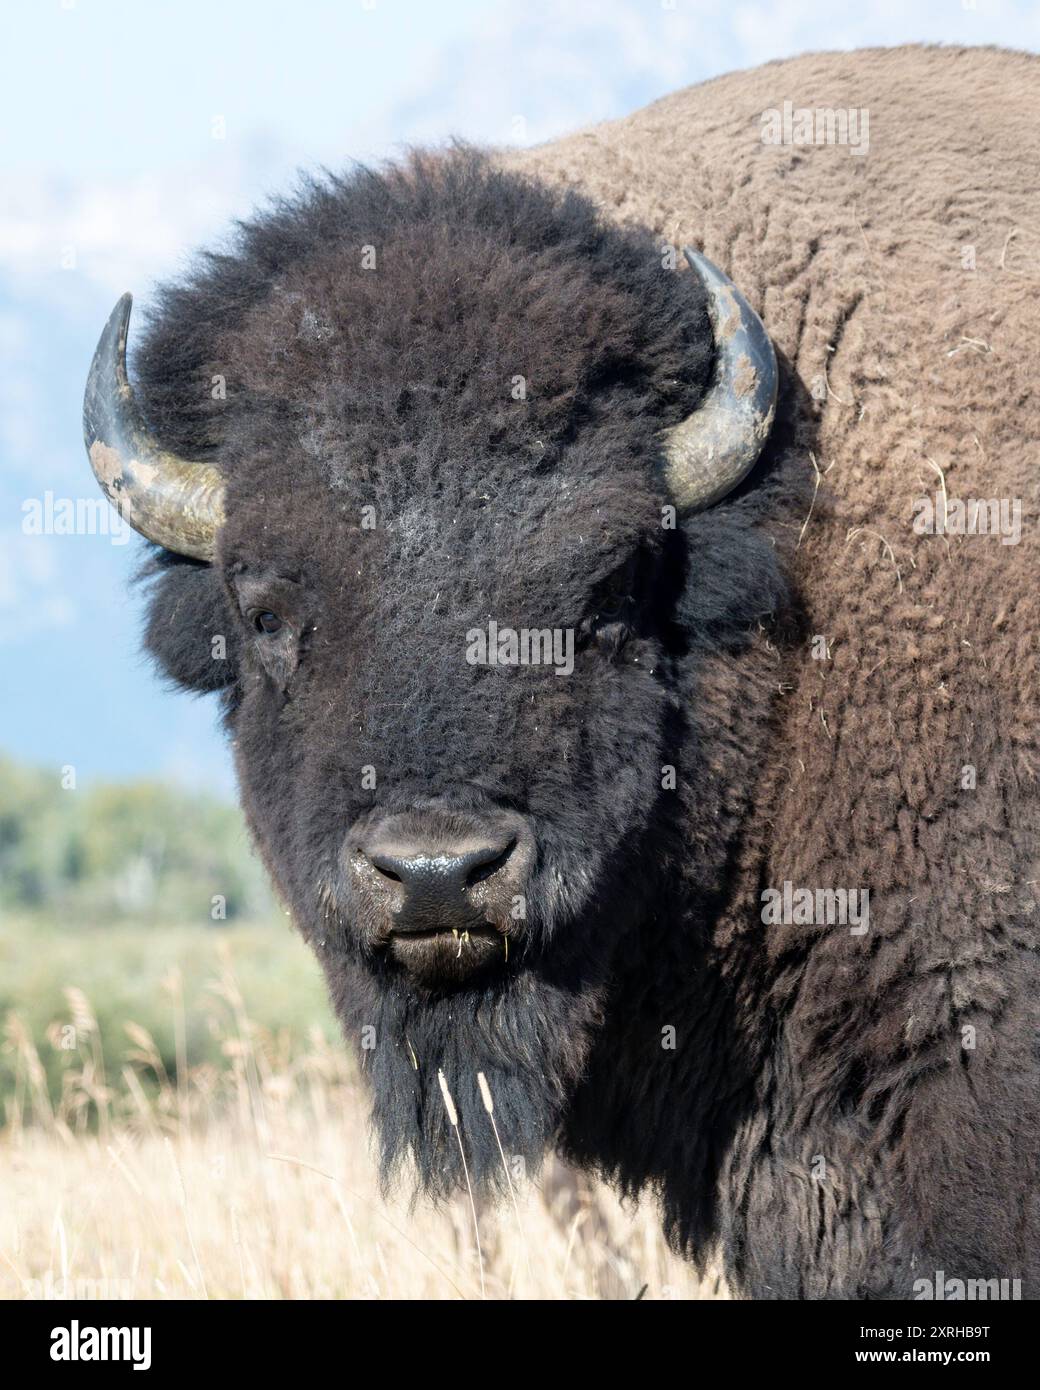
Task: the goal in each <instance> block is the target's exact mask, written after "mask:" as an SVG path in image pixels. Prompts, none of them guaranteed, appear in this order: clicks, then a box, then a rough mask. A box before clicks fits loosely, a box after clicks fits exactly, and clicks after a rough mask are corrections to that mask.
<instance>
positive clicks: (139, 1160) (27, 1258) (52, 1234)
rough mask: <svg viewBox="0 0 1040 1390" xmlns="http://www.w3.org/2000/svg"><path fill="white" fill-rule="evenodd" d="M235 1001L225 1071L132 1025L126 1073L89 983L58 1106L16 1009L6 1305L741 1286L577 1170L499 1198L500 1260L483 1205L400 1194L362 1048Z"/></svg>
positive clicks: (494, 1216)
mask: <svg viewBox="0 0 1040 1390" xmlns="http://www.w3.org/2000/svg"><path fill="white" fill-rule="evenodd" d="M216 993H217V995H218V996H219V997H220V998H221V999H222V1001H223V1004H224V1005H225V1010H224V1017H225V1019H226V1020H227V1022H226V1025H225V1031H224V1035H223V1037H222V1051H223V1054H224V1056H225V1058H226V1063H227V1065H226V1067H225V1068H223V1069H218V1068H215V1067H213V1066H212V1065H205V1066H200V1067H196V1068H189V1067H188V1066H187V1064H186V1063H184V1064H183V1065H178V1067H177V1068H176V1074H175V1075H172V1076H171V1075H168V1074H167V1073H166V1070H165V1069H164V1068H163V1066H162V1063H161V1061H160V1059H159V1057H158V1053H157V1051H156V1049H155V1047H154V1046H153V1045H152V1043H151V1040H150V1038H149V1035H148V1034H147V1033H146V1032H145V1031H144V1030H143V1029H141V1028H139V1027H137V1026H135V1025H134V1024H132V1023H130V1024H127V1025H126V1030H127V1035H128V1039H129V1048H128V1051H127V1054H126V1055H127V1060H126V1064H125V1066H123V1068H122V1072H121V1075H120V1076H119V1077H118V1078H113V1077H110V1076H107V1075H106V1074H105V1070H104V1062H103V1056H104V1054H103V1053H102V1050H101V1048H100V1047H99V1045H98V1038H97V1027H96V1023H95V1021H94V1018H93V1014H92V1012H91V1008H90V1004H89V1001H88V1000H87V999H86V997H85V996H84V995H83V994H82V993H81V992H79V991H69V992H68V1003H69V1010H70V1020H69V1021H70V1022H71V1024H72V1026H73V1027H74V1028H75V1034H74V1037H75V1045H76V1061H75V1065H74V1066H70V1067H69V1068H68V1069H67V1070H66V1072H65V1073H64V1092H63V1095H62V1097H61V1099H60V1101H59V1102H58V1103H54V1101H53V1100H52V1099H51V1098H50V1097H49V1096H48V1094H47V1092H46V1087H45V1085H44V1082H43V1068H42V1066H41V1063H40V1058H39V1053H38V1050H37V1047H38V1042H37V1040H35V1039H33V1038H32V1037H30V1036H29V1034H28V1032H27V1030H26V1029H25V1028H24V1027H23V1026H21V1025H20V1023H19V1021H18V1019H17V1018H16V1017H14V1016H12V1017H10V1018H9V1019H8V1020H7V1025H6V1042H5V1047H6V1048H7V1050H8V1051H9V1052H11V1053H13V1054H14V1056H15V1058H16V1060H17V1076H18V1087H17V1092H16V1098H15V1101H14V1102H13V1103H9V1104H8V1107H7V1124H6V1126H5V1128H4V1129H3V1130H2V1131H0V1192H3V1194H4V1201H3V1203H2V1205H0V1296H2V1297H4V1298H25V1297H55V1296H57V1297H61V1296H66V1297H69V1296H73V1297H87V1298H89V1297H125V1298H129V1297H133V1298H390V1299H479V1298H480V1297H481V1296H482V1295H481V1290H482V1288H483V1289H484V1290H485V1291H486V1296H487V1297H488V1298H509V1297H517V1298H542V1299H570V1298H579V1299H585V1298H594V1299H600V1298H608V1299H612V1298H636V1297H639V1296H643V1297H646V1298H711V1297H717V1296H719V1294H718V1292H717V1290H716V1289H715V1286H714V1283H713V1282H712V1283H709V1284H708V1285H707V1286H701V1285H699V1284H698V1281H697V1279H696V1277H695V1276H694V1274H693V1273H692V1271H691V1270H690V1269H689V1267H688V1266H686V1265H684V1264H683V1263H682V1262H681V1261H679V1260H677V1259H676V1258H675V1257H674V1256H672V1255H671V1254H670V1253H669V1252H668V1251H667V1249H666V1247H665V1245H664V1241H663V1239H662V1237H661V1234H660V1226H659V1220H658V1217H657V1214H656V1212H655V1210H654V1209H653V1206H652V1205H650V1204H647V1205H644V1206H641V1207H640V1208H639V1209H637V1210H630V1209H624V1208H622V1206H621V1205H620V1204H619V1203H618V1202H617V1201H616V1199H615V1198H614V1197H613V1196H612V1195H611V1194H610V1193H609V1192H608V1191H607V1190H606V1189H605V1188H603V1187H602V1186H599V1185H597V1184H594V1183H591V1182H589V1181H588V1180H586V1179H585V1178H583V1177H582V1176H581V1175H578V1174H575V1173H573V1172H571V1171H570V1170H568V1169H566V1168H564V1167H563V1166H562V1165H560V1164H552V1165H550V1166H549V1168H548V1169H547V1170H546V1171H545V1173H543V1175H542V1178H541V1180H540V1182H539V1184H538V1185H537V1186H535V1185H534V1184H525V1185H524V1186H523V1187H522V1188H521V1190H520V1191H519V1192H518V1193H517V1202H516V1205H515V1207H514V1206H513V1205H512V1204H510V1203H508V1202H507V1203H505V1204H504V1205H503V1206H501V1207H498V1208H494V1209H491V1208H486V1207H478V1210H477V1218H478V1226H479V1236H480V1255H479V1257H478V1253H477V1242H476V1239H475V1231H474V1223H473V1213H472V1211H471V1209H470V1206H469V1204H468V1202H467V1200H466V1199H465V1198H464V1197H463V1198H462V1199H461V1200H459V1201H457V1202H455V1203H453V1204H451V1205H450V1206H447V1207H445V1208H443V1209H441V1210H434V1209H432V1208H431V1207H430V1206H428V1205H427V1204H418V1205H416V1206H415V1207H414V1209H411V1208H410V1206H409V1203H408V1201H407V1200H406V1199H405V1198H404V1197H402V1198H400V1199H398V1200H393V1201H389V1202H387V1201H384V1200H383V1198H382V1197H381V1196H380V1194H379V1191H378V1187H377V1183H376V1177H375V1164H374V1162H373V1158H372V1154H371V1151H370V1145H369V1140H368V1124H367V1115H366V1110H367V1106H366V1103H365V1100H364V1097H363V1095H362V1094H361V1093H360V1089H359V1086H358V1084H357V1081H356V1079H355V1077H354V1076H353V1073H352V1070H351V1068H350V1067H349V1065H348V1063H347V1061H346V1059H345V1058H344V1057H343V1055H342V1054H341V1053H340V1051H339V1050H338V1049H336V1048H332V1047H330V1046H329V1045H328V1043H327V1042H325V1040H324V1038H323V1037H322V1036H321V1034H320V1033H319V1032H318V1031H317V1030H316V1031H315V1033H314V1035H313V1036H312V1037H311V1039H310V1040H309V1041H308V1043H307V1045H306V1047H302V1048H299V1049H297V1050H296V1052H295V1053H292V1052H290V1051H289V1050H288V1049H287V1048H286V1046H285V1044H284V1040H280V1041H279V1040H275V1039H272V1038H271V1037H270V1036H269V1035H265V1034H264V1033H263V1032H262V1030H259V1029H258V1028H257V1027H256V1026H255V1025H254V1024H252V1023H251V1022H250V1020H249V1018H248V1016H247V1014H246V1011H245V1006H244V1004H243V1001H242V1000H241V998H240V996H239V995H238V992H237V988H236V985H235V982H234V979H233V978H232V977H231V975H230V973H229V972H226V973H225V974H224V976H223V977H222V978H221V979H220V981H218V982H217V984H216ZM68 1026H69V1025H68V1023H65V1022H63V1021H58V1022H56V1023H55V1025H54V1028H53V1029H52V1037H51V1042H52V1043H55V1042H57V1043H58V1044H59V1045H60V1040H61V1038H62V1037H63V1036H65V1035H63V1034H62V1033H61V1029H62V1027H68ZM40 1043H41V1044H42V1045H46V1044H45V1043H43V1041H42V1040H40Z"/></svg>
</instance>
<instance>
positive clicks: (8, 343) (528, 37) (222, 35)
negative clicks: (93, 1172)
mask: <svg viewBox="0 0 1040 1390" xmlns="http://www.w3.org/2000/svg"><path fill="white" fill-rule="evenodd" d="M912 40H913V41H929V42H948V43H968V44H980V43H999V44H1004V45H1007V46H1009V47H1016V48H1027V49H1032V50H1037V49H1040V7H1037V6H1036V5H1035V4H1033V3H1028V2H1027V0H975V3H974V6H972V4H971V0H919V3H915V4H909V5H908V4H906V3H905V2H904V0H900V2H899V3H895V0H875V2H874V3H869V0H868V2H867V3H864V4H861V5H856V6H831V5H827V4H824V3H821V0H812V2H811V3H810V0H772V3H769V4H758V3H743V4H742V3H729V0H507V3H503V4H495V3H493V0H479V3H478V0H450V3H439V4H438V3H433V0H337V2H336V3H323V0H297V3H295V4H290V5H276V4H274V3H264V0H248V3H247V2H246V0H226V3H214V0H207V3H197V2H196V0H179V3H164V2H163V0H149V3H142V0H125V2H124V0H36V3H34V4H31V5H29V4H23V5H17V4H15V3H13V0H2V4H0V52H2V53H3V54H4V55H5V63H4V71H3V84H2V86H3V89H2V91H0V116H2V119H0V169H2V170H3V173H2V175H0V178H2V195H3V196H2V197H0V715H2V717H0V750H2V751H6V752H11V753H15V754H17V755H18V756H20V757H23V758H27V759H31V760H33V761H37V762H42V763H47V764H52V765H55V764H66V763H72V764H74V765H75V766H76V768H77V770H78V772H79V774H80V777H81V778H87V779H94V778H98V777H121V776H126V775H132V774H138V773H148V774H158V775H162V776H167V777H170V778H173V779H176V780H178V781H181V782H186V783H188V784H191V785H203V786H208V787H211V788H213V789H215V790H219V791H228V790H230V787H231V783H232V779H231V772H230V765H229V759H228V756H227V752H226V750H225V748H224V745H223V740H222V739H221V737H220V734H219V731H218V730H217V728H216V720H215V713H214V709H213V707H212V705H211V704H210V703H209V702H207V701H194V700H191V699H188V698H186V697H184V696H181V695H174V694H172V693H170V692H168V691H165V690H163V688H162V687H161V686H160V684H159V683H158V681H157V680H156V679H155V678H154V676H153V675H152V674H151V672H150V671H149V670H148V669H147V667H146V665H145V663H144V662H143V660H142V658H141V657H140V655H139V653H138V649H137V633H138V627H139V617H140V604H139V602H138V601H137V600H136V599H135V597H134V596H133V595H132V593H130V592H129V590H128V581H129V578H130V575H131V574H132V572H133V570H134V568H135V567H136V563H137V560H138V558H139V547H138V542H137V541H136V539H135V540H132V541H131V542H130V543H129V544H125V545H116V544H113V543H112V538H111V537H109V536H104V535H71V536H64V535H42V536H41V535H29V534H25V531H24V527H23V520H24V517H25V512H24V505H25V503H26V502H27V501H28V500H29V499H42V498H43V496H44V493H45V492H46V491H47V490H50V491H51V492H52V493H53V494H54V496H55V497H57V498H62V497H67V498H73V499H75V498H81V497H88V496H90V497H92V496H93V495H94V494H93V492H92V486H93V485H92V483H91V480H90V476H89V473H88V472H87V469H86V464H85V460H84V456H83V452H82V446H81V443H80V424H79V413H80V402H81V396H82V388H83V379H84V375H85V371H86V367H87V364H88V362H89V360H90V354H91V352H92V350H93V346H94V343H95V341H96V338H97V335H98V333H99V331H100V328H101V325H102V324H103V322H104V320H105V317H106V316H107V314H108V311H109V309H110V308H111V306H112V303H113V302H114V299H115V297H116V296H117V295H118V294H119V293H120V292H121V291H122V290H124V289H133V290H134V292H135V295H137V296H138V297H139V299H141V298H146V297H147V295H148V293H149V291H150V289H151V288H152V287H153V286H154V284H155V283H156V282H157V281H158V280H160V279H162V278H163V277H164V276H167V275H169V274H171V273H175V272H176V271H177V269H178V268H179V267H180V266H182V265H183V264H184V261H185V259H186V258H187V256H188V254H189V253H190V252H191V250H192V249H193V248H195V247H197V246H199V245H200V244H204V243H207V242H212V241H213V239H214V238H217V237H219V236H220V234H221V233H222V231H223V230H224V229H225V228H226V227H227V225H228V223H229V222H230V220H231V219H232V218H234V217H236V216H241V215H244V214H246V213H248V211H249V210H250V208H251V207H253V206H254V205H255V204H256V203H257V202H258V201H259V200H261V199H262V198H264V197H265V196H267V195H268V194H271V193H276V192H278V191H279V190H280V189H284V188H285V187H286V186H287V185H288V184H289V183H290V182H291V180H292V176H293V173H294V171H295V170H296V169H299V168H315V167H317V166H322V165H324V166H326V167H331V168H336V167H341V166H342V165H344V164H345V163H347V162H348V161H350V160H351V159H357V158H361V159H378V158H383V157H386V156H389V155H392V154H393V153H394V151H395V150H396V149H399V148H400V147H401V146H402V145H406V144H410V143H421V142H435V141H439V140H443V139H444V138H446V137H447V136H449V135H452V134H459V135H462V136H465V137H468V138H470V139H473V140H477V141H480V142H484V143H489V144H508V143H524V144H529V143H538V142H540V141H542V140H546V139H550V138H552V137H553V136H555V135H557V134H560V133H562V132H564V131H567V130H573V129H576V128H578V127H580V126H583V125H587V124H591V123H593V122H596V121H600V120H607V119H610V118H612V117H615V116H620V115H624V114H625V113H626V112H628V111H632V110H635V109H636V108H637V107H639V106H642V105H645V104H646V103H647V102H649V101H652V100H654V99H655V98H657V97H659V96H663V95H664V94H665V93H667V92H669V91H672V90H674V89H676V88H678V87H681V86H685V85H688V84H689V83H693V82H700V81H703V80H704V79H706V78H709V77H713V76H716V75H718V74H719V73H722V72H726V71H729V70H731V69H733V68H741V67H749V66H753V65H755V64H757V63H760V62H764V61H767V60H768V59H771V58H780V57H785V56H788V55H790V54H793V53H799V52H804V51H807V50H810V49H824V48H854V47H859V46H863V45H866V44H892V43H902V42H908V41H912Z"/></svg>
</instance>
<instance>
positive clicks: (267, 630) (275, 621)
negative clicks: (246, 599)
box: [253, 609, 282, 637]
mask: <svg viewBox="0 0 1040 1390" xmlns="http://www.w3.org/2000/svg"><path fill="white" fill-rule="evenodd" d="M253 626H254V627H255V628H256V630H257V632H262V633H264V634H265V635H266V636H267V637H273V636H274V634H275V633H276V632H280V631H281V630H282V620H281V618H279V616H278V614H277V613H271V612H270V611H268V610H267V609H264V610H263V611H262V612H260V613H254V614H253Z"/></svg>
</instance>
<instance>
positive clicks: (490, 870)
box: [466, 838, 516, 888]
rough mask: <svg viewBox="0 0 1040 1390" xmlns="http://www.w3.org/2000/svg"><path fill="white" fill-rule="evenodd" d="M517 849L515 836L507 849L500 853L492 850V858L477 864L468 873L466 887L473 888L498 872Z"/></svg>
mask: <svg viewBox="0 0 1040 1390" xmlns="http://www.w3.org/2000/svg"><path fill="white" fill-rule="evenodd" d="M515 849H516V840H515V838H514V839H512V840H510V842H509V844H508V845H506V847H505V849H503V850H501V851H499V852H498V853H495V852H494V851H492V852H491V858H490V859H486V860H485V861H484V862H483V863H480V864H475V865H474V866H473V868H471V869H470V871H469V873H468V874H467V875H466V887H467V888H473V887H475V886H476V885H477V884H478V883H483V881H484V880H485V879H486V878H491V876H492V875H493V874H497V873H498V871H499V869H501V868H502V866H503V865H504V864H505V863H506V861H507V860H508V858H509V856H510V855H511V854H512V853H513V850H515Z"/></svg>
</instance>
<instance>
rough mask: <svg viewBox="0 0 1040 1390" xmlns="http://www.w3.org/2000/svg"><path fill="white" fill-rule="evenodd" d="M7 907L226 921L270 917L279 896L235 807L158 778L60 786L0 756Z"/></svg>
mask: <svg viewBox="0 0 1040 1390" xmlns="http://www.w3.org/2000/svg"><path fill="white" fill-rule="evenodd" d="M214 898H217V899H220V900H222V903H223V916H221V915H220V914H216V915H215V914H214V913H213V910H212V904H213V900H214ZM0 907H3V908H7V909H19V910H23V911H24V910H30V911H34V912H35V911H38V912H45V913H47V914H48V915H49V916H60V917H61V918H62V919H63V920H64V921H65V922H66V923H68V924H69V925H84V926H90V925H94V924H101V925H103V924H106V923H108V922H111V921H113V920H126V919H130V918H134V919H138V920H146V921H148V922H150V923H169V922H191V921H194V922H200V923H207V924H209V923H212V924H219V923H220V922H221V921H224V920H226V921H229V922H231V921H234V920H235V918H244V917H250V918H254V919H255V918H257V917H260V916H270V915H271V914H272V912H273V901H272V898H271V894H270V891H269V889H268V887H267V883H266V880H265V877H264V873H263V869H262V868H261V866H260V863H259V861H258V860H257V858H256V857H255V855H254V854H253V852H252V850H251V848H250V846H249V842H248V838H247V835H246V830H245V826H244V824H243V821H242V817H241V815H240V813H239V811H238V810H237V808H235V807H234V806H229V805H227V804H226V803H224V802H222V801H218V800H216V799H215V798H213V797H209V796H206V795H203V794H196V793H188V792H185V791H183V790H181V789H180V788H177V787H173V786H169V785H167V784H165V783H162V782H154V781H133V782H121V783H98V784H95V785H93V786H85V787H84V786H80V787H79V788H77V789H76V790H65V789H63V788H62V785H61V779H60V777H59V775H58V772H57V771H56V770H55V771H54V772H48V771H47V770H46V769H42V768H36V767H28V766H25V765H24V764H21V763H18V762H16V761H14V760H13V759H11V758H6V757H0Z"/></svg>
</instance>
